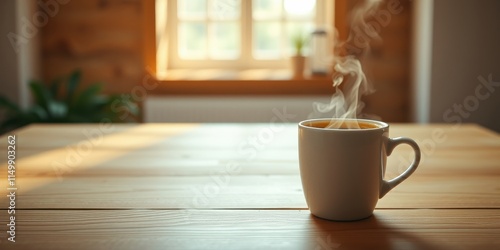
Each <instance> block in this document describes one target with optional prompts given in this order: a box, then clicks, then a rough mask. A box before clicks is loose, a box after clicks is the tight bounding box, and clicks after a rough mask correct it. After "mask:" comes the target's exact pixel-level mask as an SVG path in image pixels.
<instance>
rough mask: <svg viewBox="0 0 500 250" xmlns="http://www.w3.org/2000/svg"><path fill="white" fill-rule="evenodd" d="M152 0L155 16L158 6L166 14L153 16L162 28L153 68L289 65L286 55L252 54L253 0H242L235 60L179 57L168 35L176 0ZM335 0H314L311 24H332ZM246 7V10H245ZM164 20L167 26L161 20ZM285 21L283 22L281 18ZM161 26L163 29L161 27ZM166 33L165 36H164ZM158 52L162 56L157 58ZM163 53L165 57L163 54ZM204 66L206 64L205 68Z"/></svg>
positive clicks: (158, 32)
mask: <svg viewBox="0 0 500 250" xmlns="http://www.w3.org/2000/svg"><path fill="white" fill-rule="evenodd" d="M153 1H154V2H155V8H156V9H155V16H159V13H160V11H162V10H161V9H158V8H162V9H163V8H166V10H164V11H166V13H167V17H166V20H165V19H164V20H159V18H156V20H155V25H156V27H161V28H160V29H158V28H157V29H156V32H155V33H156V39H157V43H156V47H157V51H156V54H157V55H156V56H157V57H158V59H159V60H158V61H157V63H156V67H157V69H156V71H158V72H162V73H165V71H168V70H169V69H206V68H212V69H230V70H248V69H262V68H266V69H285V68H289V63H290V62H289V60H287V58H282V59H280V60H259V59H255V58H253V56H252V31H253V23H252V16H251V14H252V12H251V9H252V1H249V0H241V13H240V22H241V26H242V29H241V30H240V32H241V33H240V38H241V42H242V46H241V55H240V58H239V59H236V60H214V59H208V60H204V59H200V60H198V59H195V60H189V59H181V58H179V57H178V55H177V53H172V52H174V51H175V49H177V42H178V39H177V36H175V37H174V36H171V34H177V27H178V25H177V24H178V22H177V18H176V16H174V14H175V13H176V12H175V11H172V9H173V10H176V8H177V1H171V0H153ZM159 2H163V5H162V6H159ZM333 5H334V1H330V0H316V12H317V13H319V14H317V15H316V16H315V20H314V23H315V24H316V26H322V27H331V26H332V24H333V12H334V7H333ZM245 10H246V11H245ZM162 21H166V25H165V24H164V23H161V22H162ZM283 22H284V21H283ZM161 29H164V30H161ZM165 35H166V36H167V38H166V39H165V37H164V36H165ZM160 55H162V56H161V57H160ZM165 55H166V56H165ZM207 65H209V66H208V67H207Z"/></svg>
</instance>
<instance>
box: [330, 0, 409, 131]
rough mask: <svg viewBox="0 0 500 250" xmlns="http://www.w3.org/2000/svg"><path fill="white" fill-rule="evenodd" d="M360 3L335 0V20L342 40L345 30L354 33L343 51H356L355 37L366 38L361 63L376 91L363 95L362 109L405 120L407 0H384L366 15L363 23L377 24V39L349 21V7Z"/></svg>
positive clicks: (389, 117) (407, 91) (407, 38)
mask: <svg viewBox="0 0 500 250" xmlns="http://www.w3.org/2000/svg"><path fill="white" fill-rule="evenodd" d="M362 3H363V1H362V0H336V8H337V9H336V11H335V14H336V19H335V22H336V26H337V29H338V30H339V37H340V39H341V40H343V41H345V40H346V39H347V38H348V37H349V34H350V35H351V36H353V37H354V39H353V40H354V41H351V42H349V46H346V47H348V48H350V49H346V51H349V52H356V51H357V49H358V48H359V46H357V45H356V40H358V41H360V40H363V39H368V40H369V41H370V47H371V48H370V51H369V53H367V54H366V55H365V56H364V59H362V65H363V69H364V71H365V73H366V75H367V77H368V80H369V81H371V83H372V84H373V85H374V87H375V89H376V92H375V93H374V94H371V95H368V96H366V98H364V102H365V104H366V106H365V108H364V112H365V113H368V114H376V115H378V116H380V117H381V118H382V120H384V121H388V122H407V121H409V119H410V114H409V111H410V91H411V88H410V66H411V65H410V55H411V18H412V17H411V13H412V4H411V1H409V0H384V1H383V2H382V4H381V5H380V7H379V9H378V11H377V12H376V13H375V14H373V15H370V16H371V17H370V18H368V19H366V21H367V23H371V24H373V25H374V26H377V25H378V27H379V28H380V32H379V35H380V38H381V39H380V40H377V39H372V38H370V37H369V36H368V35H367V33H366V32H363V31H361V32H360V30H361V28H360V25H353V24H352V23H350V20H351V19H352V10H353V9H355V8H356V7H357V6H359V5H361V4H362ZM395 9H397V11H395ZM351 26H352V27H356V28H351ZM353 30H354V31H353ZM358 44H359V43H358Z"/></svg>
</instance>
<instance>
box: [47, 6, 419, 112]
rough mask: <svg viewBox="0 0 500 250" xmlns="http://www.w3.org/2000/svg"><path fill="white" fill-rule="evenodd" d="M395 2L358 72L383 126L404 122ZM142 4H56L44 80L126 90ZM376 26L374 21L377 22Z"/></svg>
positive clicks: (401, 45)
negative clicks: (80, 79) (73, 76)
mask: <svg viewBox="0 0 500 250" xmlns="http://www.w3.org/2000/svg"><path fill="white" fill-rule="evenodd" d="M387 2H392V3H394V2H398V3H400V4H401V7H402V8H403V10H402V12H401V13H398V14H395V15H391V16H390V21H389V22H388V24H387V25H385V26H383V25H382V28H381V38H382V39H383V42H382V43H380V42H376V41H373V42H372V43H371V45H372V53H371V54H370V56H369V57H367V58H366V60H364V68H365V69H366V71H367V73H368V76H369V77H370V79H371V80H372V81H373V83H374V84H375V87H376V89H377V92H376V93H375V94H372V95H371V96H368V97H367V98H365V102H366V107H365V111H366V112H367V113H373V114H377V115H379V116H381V118H382V119H383V120H384V121H388V122H405V121H408V119H409V114H408V113H409V105H410V103H409V99H410V98H409V91H410V84H409V82H410V78H409V73H410V34H411V30H410V27H411V25H410V21H411V3H410V1H409V0H387V1H385V3H384V4H383V5H382V7H381V9H382V10H387V9H388V7H387ZM355 5H356V1H348V0H337V3H336V6H337V10H336V12H337V14H336V22H337V25H338V26H342V28H341V29H340V32H341V37H344V38H345V37H346V32H348V30H349V29H348V28H346V26H349V24H348V23H344V24H343V25H342V24H339V23H340V22H341V21H344V22H345V21H346V20H348V18H349V14H346V13H348V11H349V10H351V9H352V8H354V6H355ZM144 7H145V0H71V1H69V2H68V3H67V4H65V5H61V6H60V11H59V12H58V13H57V15H55V16H54V17H51V18H50V20H49V22H48V24H47V25H46V26H44V27H43V28H42V29H41V34H42V38H41V41H42V70H43V76H44V78H45V79H46V80H49V79H54V78H56V77H60V76H63V75H67V74H69V72H71V71H72V70H74V69H76V68H80V69H82V70H83V72H84V82H85V83H87V84H88V83H91V82H95V81H102V82H106V83H107V85H106V89H105V91H106V92H114V93H116V92H123V93H126V92H130V91H131V90H132V88H133V86H135V85H137V84H140V83H141V81H142V80H143V77H144V68H145V63H144V58H145V57H144V51H145V50H144V46H143V43H144V42H147V39H146V38H145V37H144V34H145V32H144V29H143V27H144V26H143V20H144V11H143V9H144ZM379 22H380V21H379Z"/></svg>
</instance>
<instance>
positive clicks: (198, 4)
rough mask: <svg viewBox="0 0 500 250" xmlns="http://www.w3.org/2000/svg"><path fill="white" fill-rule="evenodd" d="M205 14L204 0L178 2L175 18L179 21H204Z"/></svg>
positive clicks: (205, 5) (182, 0)
mask: <svg viewBox="0 0 500 250" xmlns="http://www.w3.org/2000/svg"><path fill="white" fill-rule="evenodd" d="M206 12H207V2H206V0H178V1H177V16H178V17H179V19H181V20H182V19H184V20H185V19H197V20H199V19H204V18H205V17H206Z"/></svg>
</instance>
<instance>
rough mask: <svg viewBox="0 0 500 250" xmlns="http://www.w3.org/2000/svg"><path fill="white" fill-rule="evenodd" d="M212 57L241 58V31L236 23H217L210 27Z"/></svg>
mask: <svg viewBox="0 0 500 250" xmlns="http://www.w3.org/2000/svg"><path fill="white" fill-rule="evenodd" d="M210 38H211V40H210V57H211V58H212V59H236V58H238V57H239V56H240V50H241V48H240V45H241V42H240V29H239V25H238V23H236V22H215V23H213V24H212V25H211V26H210Z"/></svg>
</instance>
